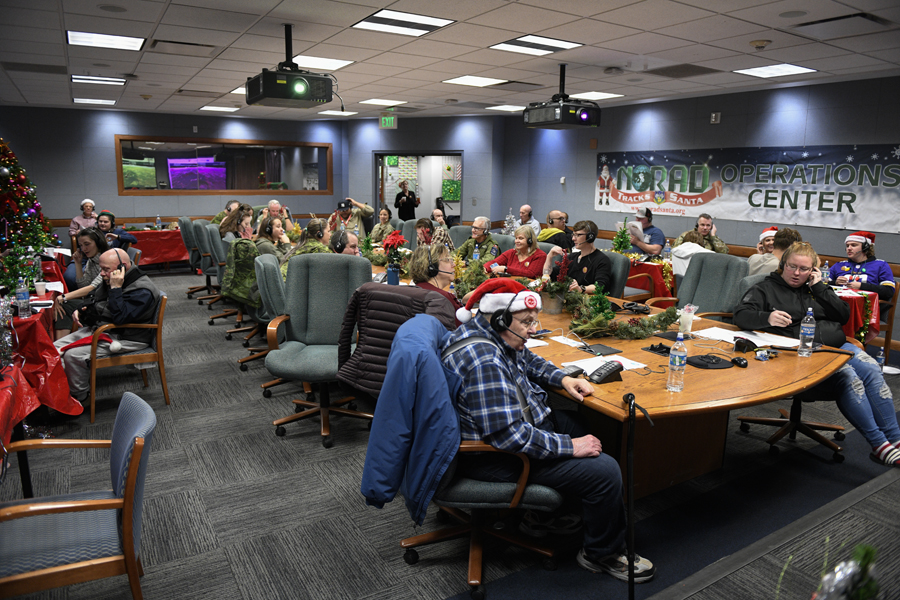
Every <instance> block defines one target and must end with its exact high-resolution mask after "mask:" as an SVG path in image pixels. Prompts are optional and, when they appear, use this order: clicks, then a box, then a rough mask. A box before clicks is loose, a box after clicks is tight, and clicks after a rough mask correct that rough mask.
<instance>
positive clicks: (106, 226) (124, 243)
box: [97, 210, 137, 250]
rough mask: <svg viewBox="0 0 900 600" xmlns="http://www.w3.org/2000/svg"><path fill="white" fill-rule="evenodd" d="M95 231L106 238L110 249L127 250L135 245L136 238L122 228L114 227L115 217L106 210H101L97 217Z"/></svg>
mask: <svg viewBox="0 0 900 600" xmlns="http://www.w3.org/2000/svg"><path fill="white" fill-rule="evenodd" d="M97 229H99V230H100V231H102V232H103V235H105V236H106V241H107V242H109V247H110V248H122V249H123V250H125V249H127V248H128V247H129V246H130V245H131V244H136V243H137V238H136V237H134V236H133V235H131V234H130V233H128V232H127V231H125V228H124V227H116V215H114V214H112V213H111V212H110V211H108V210H101V211H100V215H99V216H98V217H97Z"/></svg>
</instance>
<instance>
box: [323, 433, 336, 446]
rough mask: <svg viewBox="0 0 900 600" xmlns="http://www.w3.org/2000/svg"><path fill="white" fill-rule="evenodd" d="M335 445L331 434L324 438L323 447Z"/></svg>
mask: <svg viewBox="0 0 900 600" xmlns="http://www.w3.org/2000/svg"><path fill="white" fill-rule="evenodd" d="M332 446H334V441H333V440H332V439H331V436H330V435H326V436H325V437H323V438H322V447H323V448H331V447H332Z"/></svg>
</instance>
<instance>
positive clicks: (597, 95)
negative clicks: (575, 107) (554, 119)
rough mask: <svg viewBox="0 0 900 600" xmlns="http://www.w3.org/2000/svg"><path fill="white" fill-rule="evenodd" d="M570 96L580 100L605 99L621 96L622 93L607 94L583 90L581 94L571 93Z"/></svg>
mask: <svg viewBox="0 0 900 600" xmlns="http://www.w3.org/2000/svg"><path fill="white" fill-rule="evenodd" d="M571 97H572V98H578V99H580V100H606V99H607V98H622V97H623V96H622V94H608V93H606V92H584V93H583V94H572V96H571Z"/></svg>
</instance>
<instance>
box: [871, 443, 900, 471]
mask: <svg viewBox="0 0 900 600" xmlns="http://www.w3.org/2000/svg"><path fill="white" fill-rule="evenodd" d="M885 446H886V448H884V449H882V450H881V451H878V450H876V451H875V452H872V453H871V454H869V458H871V459H872V460H874V461H875V462H877V463H878V464H879V465H884V466H886V467H900V450H898V449H897V448H894V447H893V446H890V445H889V444H885Z"/></svg>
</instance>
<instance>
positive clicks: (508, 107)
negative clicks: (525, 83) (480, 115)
mask: <svg viewBox="0 0 900 600" xmlns="http://www.w3.org/2000/svg"><path fill="white" fill-rule="evenodd" d="M485 110H502V111H506V112H519V111H520V110H525V107H524V106H514V105H512V104H503V105H502V106H488V107H487V108H485Z"/></svg>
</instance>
